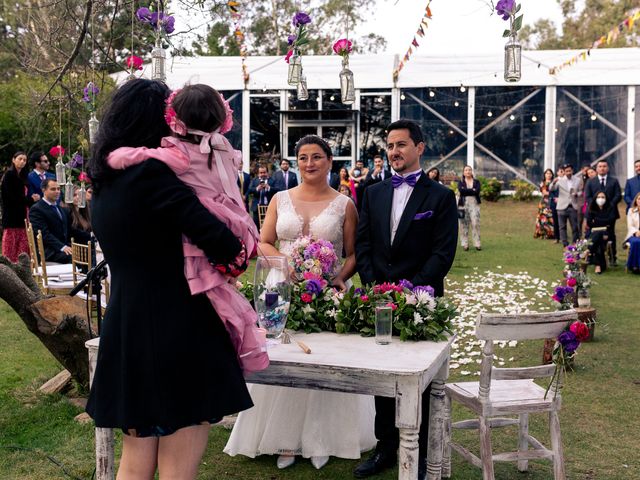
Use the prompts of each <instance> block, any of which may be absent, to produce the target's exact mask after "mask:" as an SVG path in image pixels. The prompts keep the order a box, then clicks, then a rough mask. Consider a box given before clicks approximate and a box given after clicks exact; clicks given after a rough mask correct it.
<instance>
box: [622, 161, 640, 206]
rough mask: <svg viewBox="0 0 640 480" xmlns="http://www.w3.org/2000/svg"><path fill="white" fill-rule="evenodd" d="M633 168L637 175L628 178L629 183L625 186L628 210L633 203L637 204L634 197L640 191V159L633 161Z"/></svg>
mask: <svg viewBox="0 0 640 480" xmlns="http://www.w3.org/2000/svg"><path fill="white" fill-rule="evenodd" d="M633 169H634V171H635V173H636V174H635V176H633V177H631V178H629V179H627V184H626V185H625V186H624V201H625V203H626V204H627V210H629V208H631V206H632V205H633V206H635V205H634V203H633V199H634V198H636V195H637V194H638V193H640V159H638V160H636V161H635V162H634V163H633Z"/></svg>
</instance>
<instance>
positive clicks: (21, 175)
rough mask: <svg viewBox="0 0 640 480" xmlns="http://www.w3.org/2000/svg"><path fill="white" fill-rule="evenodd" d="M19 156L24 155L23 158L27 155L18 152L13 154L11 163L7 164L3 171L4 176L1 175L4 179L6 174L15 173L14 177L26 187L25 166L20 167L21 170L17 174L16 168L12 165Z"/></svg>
mask: <svg viewBox="0 0 640 480" xmlns="http://www.w3.org/2000/svg"><path fill="white" fill-rule="evenodd" d="M19 155H24V156H25V157H26V156H27V154H26V153H24V152H23V151H18V152H16V153H14V154H13V157H11V163H10V164H9V167H8V168H7V169H6V170H5V172H4V174H3V175H2V178H4V175H6V174H7V172H15V174H16V177H18V178H19V179H20V180H21V181H22V183H23V184H25V185H26V184H27V164H26V163H25V165H24V167H22V170H20V171H19V172H18V170H17V169H16V166H15V165H14V164H13V161H14V160H15V159H16V158H17V157H18V156H19Z"/></svg>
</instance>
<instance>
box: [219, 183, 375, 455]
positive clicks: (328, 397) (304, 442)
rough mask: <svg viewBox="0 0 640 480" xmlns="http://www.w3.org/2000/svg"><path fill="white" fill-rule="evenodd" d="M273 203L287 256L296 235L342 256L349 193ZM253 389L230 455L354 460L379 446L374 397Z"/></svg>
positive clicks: (284, 195)
mask: <svg viewBox="0 0 640 480" xmlns="http://www.w3.org/2000/svg"><path fill="white" fill-rule="evenodd" d="M274 201H277V202H278V203H277V205H278V220H277V223H276V232H277V235H278V240H279V242H280V243H279V250H280V252H282V253H284V254H289V253H290V251H291V245H292V243H293V242H294V241H295V240H296V238H298V237H299V236H300V235H309V234H310V235H312V236H314V237H315V238H322V239H325V240H329V241H330V242H332V243H333V245H334V247H335V250H336V252H337V253H338V255H340V253H341V252H342V245H343V224H344V217H345V210H346V207H347V203H348V202H350V201H351V200H350V199H349V198H348V197H346V196H344V195H338V196H337V197H335V198H334V199H333V200H331V201H329V202H296V205H295V206H294V205H293V203H292V201H291V197H290V195H289V193H288V192H287V191H284V192H279V193H278V194H276V196H275V200H274ZM276 348H277V347H276ZM311 348H313V346H311ZM249 391H250V392H251V397H252V398H253V403H254V404H255V406H254V407H253V408H251V409H250V410H246V411H244V412H242V413H240V415H238V419H237V421H236V424H235V426H234V427H233V431H232V432H231V437H230V438H229V441H228V442H227V445H226V446H225V449H224V451H225V453H227V454H229V455H237V454H241V455H246V456H248V457H252V458H253V457H255V456H256V455H264V454H277V455H282V454H285V455H287V454H295V455H302V456H303V457H307V458H308V457H322V456H334V457H340V458H352V459H353V458H360V453H361V452H364V451H367V450H370V449H371V448H373V447H374V446H375V444H376V438H375V435H374V426H373V425H374V416H375V406H374V400H373V397H372V396H368V395H355V394H349V393H339V392H327V391H320V390H304V389H299V388H288V387H272V386H266V385H250V386H249Z"/></svg>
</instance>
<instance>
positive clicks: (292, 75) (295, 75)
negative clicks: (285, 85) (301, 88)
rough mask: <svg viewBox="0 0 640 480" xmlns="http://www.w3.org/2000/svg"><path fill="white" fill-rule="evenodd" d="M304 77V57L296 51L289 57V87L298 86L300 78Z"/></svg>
mask: <svg viewBox="0 0 640 480" xmlns="http://www.w3.org/2000/svg"><path fill="white" fill-rule="evenodd" d="M301 76H302V57H301V56H300V55H298V52H297V51H296V50H294V51H293V54H292V55H291V56H290V57H289V76H288V78H287V81H288V82H289V85H292V86H294V87H295V86H297V85H298V83H300V77H301Z"/></svg>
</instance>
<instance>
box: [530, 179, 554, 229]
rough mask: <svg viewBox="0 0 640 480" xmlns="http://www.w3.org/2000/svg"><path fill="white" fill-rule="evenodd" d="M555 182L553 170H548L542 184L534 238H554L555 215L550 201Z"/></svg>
mask: <svg viewBox="0 0 640 480" xmlns="http://www.w3.org/2000/svg"><path fill="white" fill-rule="evenodd" d="M552 181H553V170H551V169H550V168H547V169H546V170H545V171H544V180H542V182H540V193H541V194H542V198H541V200H540V202H539V203H538V216H537V217H536V231H535V232H534V234H533V238H554V236H553V213H552V211H551V203H550V201H549V186H550V185H551V182H552Z"/></svg>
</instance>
